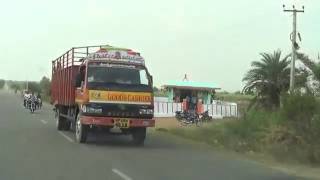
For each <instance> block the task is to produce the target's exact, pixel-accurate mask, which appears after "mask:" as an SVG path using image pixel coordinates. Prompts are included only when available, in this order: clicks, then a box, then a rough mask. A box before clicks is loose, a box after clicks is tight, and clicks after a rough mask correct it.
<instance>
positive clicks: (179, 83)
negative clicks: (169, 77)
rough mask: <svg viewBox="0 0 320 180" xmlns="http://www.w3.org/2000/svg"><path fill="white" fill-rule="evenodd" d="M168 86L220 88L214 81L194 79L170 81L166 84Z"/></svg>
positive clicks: (199, 88)
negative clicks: (195, 80) (196, 80)
mask: <svg viewBox="0 0 320 180" xmlns="http://www.w3.org/2000/svg"><path fill="white" fill-rule="evenodd" d="M164 87H168V88H178V89H190V90H215V89H220V88H219V87H218V86H217V85H216V84H214V83H208V82H194V81H170V82H168V83H167V84H165V85H164Z"/></svg>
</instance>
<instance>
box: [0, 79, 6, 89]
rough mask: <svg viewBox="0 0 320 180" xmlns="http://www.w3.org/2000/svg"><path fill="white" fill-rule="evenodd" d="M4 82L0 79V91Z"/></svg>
mask: <svg viewBox="0 0 320 180" xmlns="http://www.w3.org/2000/svg"><path fill="white" fill-rule="evenodd" d="M5 83H6V81H5V80H3V79H0V89H3V87H4V85H5Z"/></svg>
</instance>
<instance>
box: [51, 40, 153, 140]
mask: <svg viewBox="0 0 320 180" xmlns="http://www.w3.org/2000/svg"><path fill="white" fill-rule="evenodd" d="M152 84H153V80H152V76H151V75H150V73H149V72H148V69H147V67H146V66H145V61H144V59H143V57H141V56H140V53H138V52H135V51H133V50H131V49H125V48H116V47H112V46H109V45H101V46H86V47H74V48H71V49H70V50H68V51H67V52H66V53H64V54H63V55H61V56H60V57H59V58H57V59H56V60H54V61H52V84H51V103H52V104H53V105H54V106H55V119H56V124H57V129H58V130H59V131H61V130H65V131H66V130H72V131H74V132H75V137H76V141H77V142H79V143H85V142H86V140H87V136H88V132H89V131H92V132H94V130H95V129H100V130H102V131H105V132H108V133H112V132H114V130H117V131H118V133H120V134H126V135H132V140H133V143H134V144H136V145H143V143H144V140H145V138H146V128H147V127H154V125H155V120H154V118H153V108H154V107H153V91H152V87H153V85H152Z"/></svg>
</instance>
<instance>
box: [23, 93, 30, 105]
mask: <svg viewBox="0 0 320 180" xmlns="http://www.w3.org/2000/svg"><path fill="white" fill-rule="evenodd" d="M30 98H31V94H30V93H29V91H26V92H25V94H24V95H23V105H24V107H27V105H28V101H29V99H30Z"/></svg>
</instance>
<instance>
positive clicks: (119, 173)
mask: <svg viewBox="0 0 320 180" xmlns="http://www.w3.org/2000/svg"><path fill="white" fill-rule="evenodd" d="M112 172H113V173H115V174H117V175H118V176H120V177H121V178H122V179H124V180H132V178H131V177H129V176H128V175H126V174H124V173H123V172H121V171H120V170H118V169H115V168H113V169H112Z"/></svg>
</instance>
